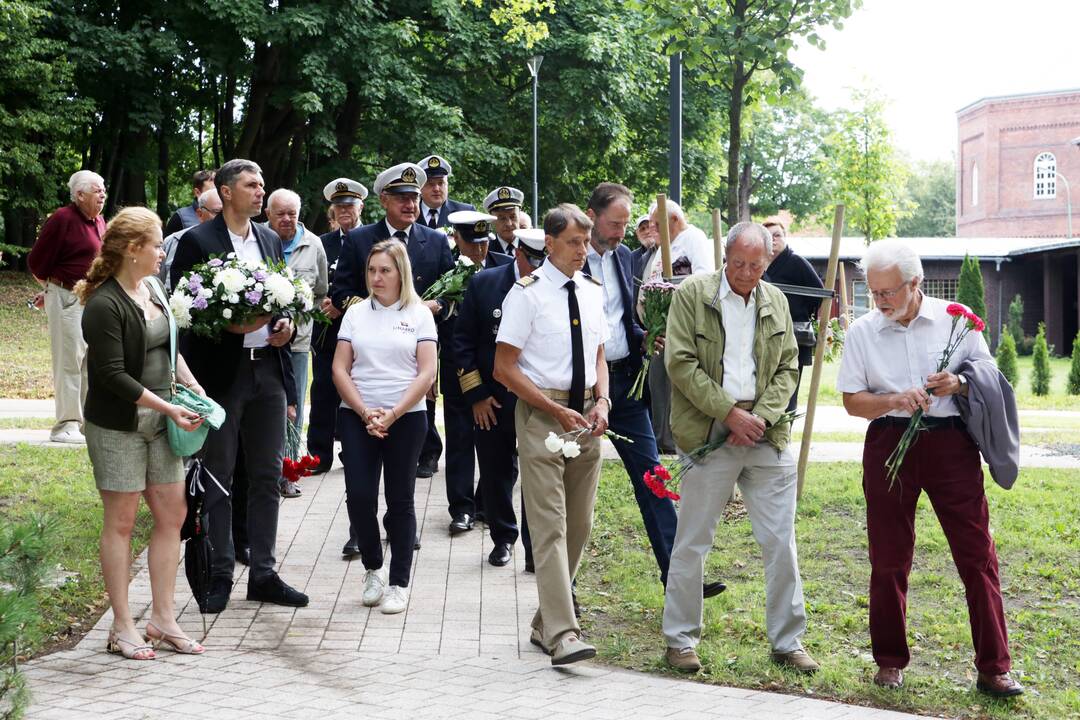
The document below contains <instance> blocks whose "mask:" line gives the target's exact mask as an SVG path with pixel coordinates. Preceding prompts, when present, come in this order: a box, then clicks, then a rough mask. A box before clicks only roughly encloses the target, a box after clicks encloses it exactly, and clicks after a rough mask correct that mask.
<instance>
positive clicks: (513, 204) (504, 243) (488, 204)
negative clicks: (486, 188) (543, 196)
mask: <svg viewBox="0 0 1080 720" xmlns="http://www.w3.org/2000/svg"><path fill="white" fill-rule="evenodd" d="M523 202H525V193H523V192H521V191H520V190H518V189H517V188H512V187H509V186H507V185H503V186H501V187H497V188H495V189H494V190H492V191H491V192H489V193H488V194H487V197H485V198H484V211H485V212H489V213H491V214H492V215H494V216H495V244H494V245H492V246H491V249H492V250H494V251H495V252H501V253H504V254H506V255H513V254H514V244H515V242H517V241H516V240H515V238H514V231H515V230H517V229H519V228H520V227H521V221H520V216H521V214H522V213H521V204H522V203H523ZM526 227H531V225H527V226H526Z"/></svg>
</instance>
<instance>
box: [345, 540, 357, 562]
mask: <svg viewBox="0 0 1080 720" xmlns="http://www.w3.org/2000/svg"><path fill="white" fill-rule="evenodd" d="M359 554H360V543H358V542H357V541H356V540H355V539H353V538H349V542H347V543H345V547H343V548H341V557H343V558H344V559H346V560H352V559H353V558H354V557H356V556H357V555H359Z"/></svg>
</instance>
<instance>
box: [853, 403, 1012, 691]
mask: <svg viewBox="0 0 1080 720" xmlns="http://www.w3.org/2000/svg"><path fill="white" fill-rule="evenodd" d="M903 432H904V427H903V426H902V425H890V424H886V423H885V422H883V421H881V420H878V421H875V422H873V423H871V425H870V428H869V429H868V430H867V432H866V441H865V444H864V446H863V494H864V496H865V497H866V533H867V536H868V539H869V545H870V642H871V645H872V647H873V651H874V661H875V662H876V663H877V664H878V666H880V667H892V668H903V667H907V664H908V661H909V660H910V659H911V653H910V652H909V650H908V644H907V630H906V616H907V589H908V574H909V573H910V572H911V558H912V554H913V552H914V549H915V507H916V505H917V504H918V502H919V495H920V494H921V493H923V492H924V491H925V492H926V495H927V496H928V497H929V498H930V503H931V505H932V506H933V508H934V512H935V513H936V514H937V517H938V522H940V523H941V529H942V530H943V531H944V533H945V538H946V539H947V540H948V541H949V548H950V549H951V550H952V556H953V562H954V563H955V564H956V569H957V571H959V573H960V579H961V580H962V581H963V583H964V592H965V594H966V596H967V604H968V619H969V621H970V623H971V640H972V643H973V644H974V646H975V667H976V668H977V669H978V670H979V671H980V672H983V673H988V674H992V675H997V674H1000V673H1005V672H1008V671H1009V667H1010V657H1009V639H1008V632H1007V631H1006V629H1005V611H1004V609H1003V607H1002V602H1001V583H1000V580H999V578H998V561H997V551H996V550H995V549H994V540H993V538H991V537H990V516H989V512H988V510H987V506H986V494H985V493H984V491H983V474H982V464H981V461H980V459H979V450H978V448H977V447H976V445H975V443H974V442H973V441H972V440H971V437H970V436H969V435H968V434H967V431H966V430H963V429H962V428H954V427H944V428H937V429H934V430H929V431H926V432H922V433H919V436H918V440H916V441H915V443H914V444H913V445H912V446H911V448H910V449H909V450H908V453H907V457H906V458H905V459H904V464H903V465H902V466H901V470H900V475H899V477H898V478H897V481H896V484H895V485H894V487H893V489H892V491H890V490H889V480H888V478H887V477H886V470H885V460H886V459H887V458H888V456H889V455H890V453H892V451H893V449H894V448H895V447H896V444H897V443H898V442H899V441H900V436H901V435H902V434H903Z"/></svg>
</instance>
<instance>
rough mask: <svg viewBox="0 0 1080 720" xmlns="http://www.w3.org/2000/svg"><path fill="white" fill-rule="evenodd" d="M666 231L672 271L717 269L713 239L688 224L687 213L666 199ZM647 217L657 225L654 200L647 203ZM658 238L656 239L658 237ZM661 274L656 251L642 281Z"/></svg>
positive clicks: (658, 215)
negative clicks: (710, 239) (648, 204)
mask: <svg viewBox="0 0 1080 720" xmlns="http://www.w3.org/2000/svg"><path fill="white" fill-rule="evenodd" d="M667 214H668V235H669V237H670V238H671V274H672V275H674V276H676V277H679V276H682V275H697V274H698V273H707V272H712V271H713V270H715V269H716V257H715V255H714V253H713V246H712V243H711V242H709V238H708V237H706V236H705V233H704V232H703V231H702V230H701V229H700V228H697V227H695V226H693V225H691V224H690V221H689V220H687V219H686V213H685V212H683V209H682V208H681V207H680V206H679V204H678V203H677V202H674V201H672V200H668V201H667ZM649 221H650V223H651V224H653V225H656V226H657V227H659V226H660V209H659V208H658V207H657V206H656V203H653V204H652V205H651V206H649ZM658 241H659V240H658ZM663 274H664V264H663V261H662V259H661V257H660V253H659V252H657V253H656V254H655V255H653V259H652V262H651V264H650V265H649V267H648V269H647V270H646V271H645V278H644V280H645V282H650V281H652V280H659V279H660V278H661V276H662V275H663Z"/></svg>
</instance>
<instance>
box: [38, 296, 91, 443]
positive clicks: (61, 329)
mask: <svg viewBox="0 0 1080 720" xmlns="http://www.w3.org/2000/svg"><path fill="white" fill-rule="evenodd" d="M82 314H83V306H82V303H80V302H79V299H78V298H77V297H75V293H73V292H71V291H70V290H65V289H64V288H62V287H60V286H59V285H57V284H56V283H48V284H47V285H46V286H45V315H46V316H47V317H48V319H49V348H50V349H51V350H52V376H53V395H54V397H55V402H56V424H55V425H53V428H52V431H53V432H54V433H57V432H62V431H63V430H64V429H65V426H66V425H68V424H69V423H76V424H78V426H79V430H80V431H82V425H83V403H84V402H86V342H85V341H83V334H82Z"/></svg>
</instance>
